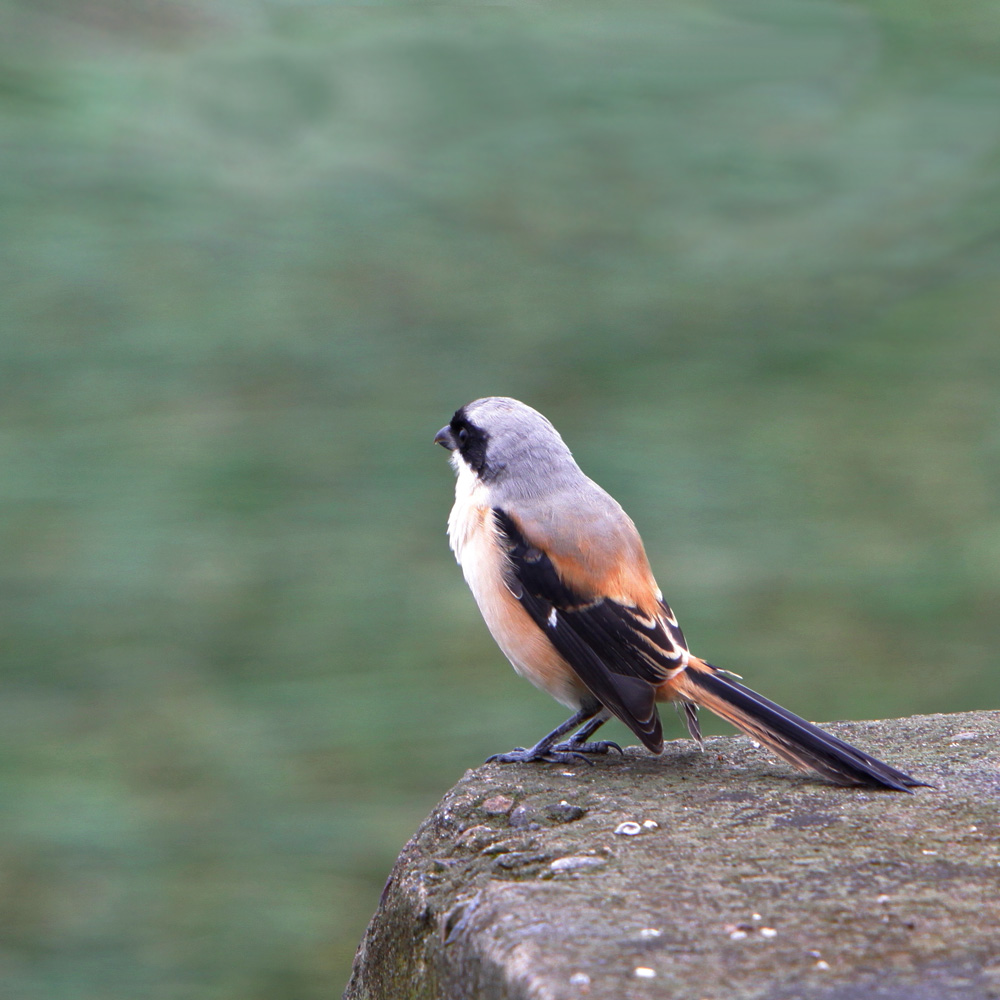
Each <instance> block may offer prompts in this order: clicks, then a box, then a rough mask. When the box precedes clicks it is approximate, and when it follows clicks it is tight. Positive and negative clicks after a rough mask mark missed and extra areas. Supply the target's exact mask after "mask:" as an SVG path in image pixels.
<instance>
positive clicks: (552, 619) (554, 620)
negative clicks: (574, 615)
mask: <svg viewBox="0 0 1000 1000" xmlns="http://www.w3.org/2000/svg"><path fill="white" fill-rule="evenodd" d="M558 624H559V615H558V614H556V609H555V608H553V609H552V610H551V611H550V612H549V618H548V621H547V622H546V625H548V626H549V628H555V627H556V625H558Z"/></svg>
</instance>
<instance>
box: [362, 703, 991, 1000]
mask: <svg viewBox="0 0 1000 1000" xmlns="http://www.w3.org/2000/svg"><path fill="white" fill-rule="evenodd" d="M827 728H829V729H830V731H832V732H834V733H836V734H837V735H838V736H840V737H842V738H845V739H847V740H849V741H851V742H852V743H856V744H857V745H859V746H860V747H862V748H863V749H866V750H868V751H870V752H872V753H875V754H876V755H877V756H879V757H882V758H883V759H885V760H887V761H889V762H890V763H892V764H894V765H896V766H898V767H901V768H903V769H904V770H906V771H908V772H909V773H910V774H913V775H914V776H917V777H920V778H922V779H923V780H925V781H929V782H933V783H934V785H935V786H936V787H935V788H918V789H916V790H915V792H914V794H912V795H905V794H900V793H893V792H874V791H868V790H858V789H850V788H839V787H837V786H834V785H830V784H827V783H826V782H824V781H823V780H822V779H819V778H814V777H810V776H807V775H801V774H799V773H798V772H795V771H793V770H791V769H790V768H789V767H787V766H786V765H785V764H784V763H782V762H778V761H775V760H773V759H772V758H770V757H769V756H768V754H767V753H766V752H765V751H764V750H762V749H759V748H757V747H756V746H755V745H754V744H753V743H751V741H749V740H748V739H745V738H743V737H738V738H737V737H732V738H728V737H727V738H718V739H710V740H709V741H708V743H707V745H706V748H705V752H704V753H703V752H701V751H699V750H698V749H697V748H696V746H695V745H694V744H693V743H691V742H690V741H687V740H678V741H675V742H673V743H669V744H668V745H667V748H666V752H665V753H664V754H663V756H662V757H653V756H651V755H650V754H648V753H646V752H645V751H644V750H641V749H639V748H630V749H629V750H628V751H627V752H626V755H625V758H624V759H622V758H620V757H618V756H617V755H612V756H610V757H607V758H601V759H598V760H596V761H595V763H594V765H593V766H588V765H587V764H586V763H582V762H581V763H580V764H579V765H576V764H574V765H572V766H566V765H556V764H533V765H510V764H508V765H502V764H492V765H487V766H484V767H480V768H477V769H476V770H474V771H469V772H468V773H467V774H466V775H465V776H464V777H463V778H462V780H461V781H460V782H459V783H458V784H457V785H456V786H455V787H454V788H453V789H452V790H451V791H450V792H449V793H448V794H447V795H446V796H445V798H444V799H443V800H442V802H441V803H440V804H439V805H438V807H437V808H436V809H435V810H434V812H433V813H432V814H431V815H430V816H429V817H428V818H427V820H425V821H424V823H423V824H422V826H421V827H420V829H419V830H418V831H417V832H416V834H415V835H414V837H413V839H412V840H411V841H410V842H409V843H408V844H407V845H406V847H405V848H404V850H403V852H402V854H401V855H400V857H399V860H398V862H397V863H396V866H395V868H394V869H393V871H392V874H391V876H390V878H389V881H388V882H387V884H386V888H385V892H384V893H383V897H382V902H381V905H380V906H379V909H378V911H377V912H376V914H375V916H374V918H373V919H372V922H371V924H370V926H369V928H368V930H367V932H366V934H365V937H364V939H363V940H362V942H361V946H360V948H359V950H358V956H357V959H356V961H355V969H354V974H353V976H352V979H351V982H350V983H349V985H348V988H347V992H346V993H345V997H346V998H347V1000H410V998H421V1000H423V998H426V1000H431V998H433V1000H480V998H482V1000H501V998H502V1000H527V998H531V1000H576V998H585V1000H640V998H642V1000H646V998H664V997H679V998H685V1000H701V998H706V1000H722V998H727V1000H730V998H743V997H747V998H757V997H760V998H764V997H766V998H768V1000H791V998H804V1000H812V998H816V1000H853V998H863V1000H897V998H898V1000H938V998H944V997H947V998H955V1000H980V998H982V1000H985V998H998V997H1000V744H998V736H1000V712H970V713H966V714H962V715H930V716H919V717H914V718H908V719H897V720H890V721H884V722H858V723H849V724H848V723H840V724H834V725H830V726H828V727H827ZM623 823H632V824H637V825H638V830H639V831H641V832H638V833H636V832H635V827H634V826H632V827H622V826H621V824H623ZM654 824H655V825H654ZM625 831H632V832H631V835H630V834H629V833H627V832H625Z"/></svg>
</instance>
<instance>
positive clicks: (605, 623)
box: [434, 396, 923, 791]
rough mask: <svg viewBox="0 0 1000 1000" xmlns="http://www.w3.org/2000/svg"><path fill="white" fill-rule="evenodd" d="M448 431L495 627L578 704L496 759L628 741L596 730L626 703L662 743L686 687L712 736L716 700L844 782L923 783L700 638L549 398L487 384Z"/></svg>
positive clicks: (462, 524) (462, 525)
mask: <svg viewBox="0 0 1000 1000" xmlns="http://www.w3.org/2000/svg"><path fill="white" fill-rule="evenodd" d="M434 440H435V441H436V442H437V443H438V444H441V445H443V446H444V447H445V448H447V449H448V450H449V451H450V452H451V461H452V464H453V465H454V467H455V470H456V472H457V473H458V482H457V484H456V487H455V506H454V507H453V508H452V511H451V516H450V517H449V519H448V537H449V540H450V542H451V547H452V549H453V550H454V552H455V557H456V559H457V560H458V562H459V563H460V564H461V567H462V571H463V573H464V574H465V579H466V581H467V582H468V584H469V587H470V588H471V590H472V593H473V596H474V597H475V599H476V603H477V604H478V605H479V610H480V611H481V612H482V615H483V618H485V619H486V624H487V626H488V627H489V630H490V632H491V633H492V634H493V638H494V639H496V641H497V643H498V644H499V646H500V648H501V649H502V650H503V652H504V654H505V655H506V656H507V659H509V660H510V662H511V663H512V664H513V665H514V669H515V670H516V671H517V672H518V673H519V674H521V675H522V676H524V677H526V678H527V679H528V680H530V681H531V682H532V684H534V685H535V686H536V687H539V688H541V689H542V690H543V691H547V692H548V693H549V694H550V695H552V697H554V698H555V699H556V700H557V701H559V702H561V703H562V704H563V705H565V706H566V707H567V708H571V709H572V710H573V715H572V716H571V717H570V718H569V719H567V720H566V722H564V723H563V724H562V725H561V726H559V727H558V728H556V729H554V730H553V731H552V732H551V733H549V734H548V735H547V736H544V737H543V738H542V739H541V740H539V741H538V743H536V744H535V745H534V746H533V747H531V748H530V749H527V750H526V749H522V748H518V749H516V750H512V751H511V752H510V753H503V754H496V755H495V756H493V757H491V758H490V760H496V761H503V762H520V761H536V760H543V761H567V760H572V759H574V758H576V757H577V756H579V755H582V754H586V753H606V752H607V751H608V750H609V749H610V748H615V749H620V748H619V747H618V746H617V744H614V743H611V742H609V741H603V740H601V741H594V742H591V741H590V737H591V736H592V735H593V734H594V732H595V731H596V730H597V729H598V728H599V727H600V726H601V725H603V724H604V723H605V722H607V720H608V719H609V718H611V716H612V715H614V716H616V717H617V718H619V719H621V721H622V722H624V723H625V725H626V726H628V727H629V729H631V730H632V732H633V733H635V735H636V736H637V737H638V738H639V739H640V740H641V741H642V742H643V744H644V745H645V746H646V747H647V748H648V749H649V750H651V751H652V752H653V753H657V754H658V753H661V752H662V751H663V734H662V730H661V728H660V717H659V714H658V712H657V708H656V703H657V702H658V701H672V702H675V703H677V704H678V705H679V706H680V707H681V708H682V709H683V711H684V713H685V716H686V719H687V726H688V730H689V732H690V734H691V736H692V737H693V738H694V739H696V740H698V741H699V742H700V740H701V733H700V731H699V728H698V715H697V710H698V706H704V707H705V708H707V709H709V710H710V711H712V712H714V713H715V714H716V715H719V716H721V717H722V718H724V719H726V720H727V721H729V722H731V723H732V724H733V725H734V726H736V727H737V728H739V729H741V730H743V732H745V733H747V734H748V735H749V736H751V737H752V738H753V739H755V740H757V741H759V742H760V743H763V744H765V745H766V746H768V747H770V748H771V749H772V750H773V751H774V752H775V753H777V754H779V755H780V756H782V757H784V758H785V759H786V760H787V761H789V762H790V763H792V764H793V765H794V766H795V767H797V768H800V769H802V770H807V769H809V768H813V769H815V770H816V771H818V772H819V773H820V774H822V775H825V776H826V777H827V778H829V779H831V780H832V781H835V782H837V783H839V784H842V785H869V786H875V787H879V788H891V789H896V790H898V791H908V790H909V789H910V788H913V787H916V786H918V785H921V784H923V782H920V781H917V780H916V779H915V778H911V777H910V776H909V775H907V774H903V773H902V772H901V771H897V770H896V769H895V768H893V767H890V766H889V765H888V764H885V763H883V762H882V761H880V760H876V759H875V758H874V757H870V756H869V755H868V754H866V753H862V751H860V750H858V749H856V748H855V747H852V746H851V745H850V744H848V743H845V742H843V741H842V740H838V739H837V738H836V737H834V736H831V735H830V734H829V733H826V732H824V731H823V730H822V729H819V728H817V727H816V726H814V725H812V724H811V723H809V722H806V721H805V720H804V719H800V718H799V717H798V716H796V715H793V714H792V713H791V712H788V711H786V710H785V709H783V708H781V707H780V706H779V705H776V704H775V703H774V702H772V701H768V700H767V699H766V698H762V697H761V696H760V695H759V694H757V693H756V692H754V691H751V690H750V689H749V688H747V687H745V686H744V685H742V684H739V683H737V682H736V681H735V680H733V676H735V675H732V674H728V673H726V672H724V671H722V670H719V669H718V668H716V667H713V666H712V665H711V664H710V663H706V662H705V660H702V659H699V658H698V657H697V656H694V655H693V654H692V653H690V652H689V651H688V648H687V643H686V642H685V641H684V634H683V633H682V632H681V629H680V626H679V625H678V624H677V620H676V618H675V617H674V615H673V612H671V610H670V608H669V606H668V605H667V603H666V601H664V600H663V594H662V593H661V591H660V588H659V587H658V586H657V585H656V580H655V579H654V578H653V573H652V571H651V570H650V568H649V562H648V561H647V559H646V553H645V550H644V549H643V546H642V540H641V539H640V538H639V533H638V532H637V531H636V529H635V525H634V524H633V523H632V521H631V519H630V518H629V517H628V515H627V514H626V513H625V511H624V510H622V508H621V507H620V506H619V504H618V503H617V502H616V501H615V500H614V499H613V498H612V497H611V496H610V495H609V494H607V493H606V492H605V491H604V490H602V489H601V487H600V486H598V485H597V484H596V483H595V482H593V481H592V480H590V479H588V478H587V477H586V476H585V475H584V474H583V472H582V471H581V470H580V467H579V466H578V465H577V464H576V462H575V460H574V459H573V456H572V455H571V454H570V450H569V448H567V447H566V445H565V444H564V443H563V439H562V438H561V437H560V436H559V432H558V431H557V430H556V429H555V427H553V426H552V424H551V423H550V422H549V421H548V420H547V419H546V418H545V417H543V416H542V415H541V414H540V413H539V412H538V411H537V410H533V409H532V408H531V407H530V406H526V405H525V404H524V403H520V402H518V401H517V400H516V399H507V398H504V397H501V396H490V397H487V398H485V399H477V400H475V401H474V402H472V403H468V404H467V405H466V406H463V407H462V408H461V409H460V410H458V411H457V412H456V413H455V415H454V416H453V417H452V419H451V421H450V423H448V425H447V426H445V427H442V428H441V430H440V431H438V433H437V435H436V436H435V438H434ZM574 730H577V731H576V732H575V734H573V735H571V736H570V735H569V734H571V733H573V731H574ZM567 737H568V738H567Z"/></svg>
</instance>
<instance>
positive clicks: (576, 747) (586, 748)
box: [552, 740, 625, 756]
mask: <svg viewBox="0 0 1000 1000" xmlns="http://www.w3.org/2000/svg"><path fill="white" fill-rule="evenodd" d="M552 749H553V750H559V751H563V752H566V753H578V754H585V753H589V754H594V753H608V752H609V751H611V750H617V751H618V752H619V753H620V754H621V755H622V756H624V755H625V751H624V750H622V748H621V747H620V746H619V745H618V744H617V743H615V742H614V740H595V741H594V742H593V743H586V742H583V741H582V740H581V741H580V742H575V741H573V740H567V741H566V742H565V743H557V744H556V745H555V746H554V747H553V748H552Z"/></svg>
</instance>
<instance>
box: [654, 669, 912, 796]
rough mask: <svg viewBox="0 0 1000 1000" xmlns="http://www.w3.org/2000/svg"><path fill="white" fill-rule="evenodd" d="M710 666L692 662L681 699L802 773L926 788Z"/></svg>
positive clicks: (679, 686)
mask: <svg viewBox="0 0 1000 1000" xmlns="http://www.w3.org/2000/svg"><path fill="white" fill-rule="evenodd" d="M705 667H708V668H709V669H708V670H706V669H705ZM705 667H699V666H695V663H694V662H692V663H691V665H690V667H689V668H688V669H687V670H685V671H684V672H683V673H682V674H680V675H678V676H677V677H675V678H674V680H673V684H672V686H673V687H674V690H675V692H676V694H677V696H679V697H681V698H683V699H685V700H687V701H692V702H695V703H696V704H698V705H701V706H703V707H704V708H707V709H708V710H709V711H710V712H714V713H715V714H716V715H718V716H721V717H722V718H723V719H725V720H726V721H727V722H730V723H732V725H734V726H736V728H737V729H741V730H742V731H743V732H745V733H746V734H747V735H748V736H750V737H751V738H753V739H755V740H757V741H758V742H759V743H763V744H764V745H765V746H768V747H770V748H771V749H772V750H773V751H774V752H775V753H776V754H778V755H779V756H781V757H784V759H785V760H787V761H788V762H789V763H790V764H792V765H793V766H795V767H797V768H799V769H800V770H802V771H807V770H809V769H810V768H811V769H812V770H815V771H818V772H819V773H820V774H822V775H824V776H825V777H827V778H829V779H830V780H831V781H835V782H836V783H837V784H840V785H869V786H874V787H876V788H890V789H893V790H895V791H898V792H908V791H909V790H910V789H911V788H916V787H918V786H922V785H925V782H923V781H918V780H917V779H916V778H911V777H910V776H909V775H908V774H904V773H903V772H902V771H897V770H896V769H895V768H894V767H890V766H889V765H888V764H886V763H883V762H882V761H880V760H877V759H876V758H874V757H870V756H869V755H868V754H866V753H863V752H862V751H861V750H858V749H857V747H853V746H851V745H850V743H845V742H844V741H843V740H838V739H837V737H836V736H831V735H830V734H829V733H827V732H824V731H823V730H822V729H820V728H819V727H818V726H814V725H813V724H812V723H811V722H806V720H805V719H801V718H799V716H797V715H794V714H793V713H792V712H789V711H788V710H787V709H784V708H782V707H781V706H780V705H777V704H775V703H774V702H773V701H769V700H768V699H767V698H764V697H763V696H762V695H759V694H757V692H756V691H751V690H750V688H748V687H746V686H744V685H743V684H740V683H738V682H737V681H734V680H731V679H730V678H729V677H724V676H722V674H721V673H719V672H717V671H716V668H715V667H712V666H711V665H710V664H705Z"/></svg>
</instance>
